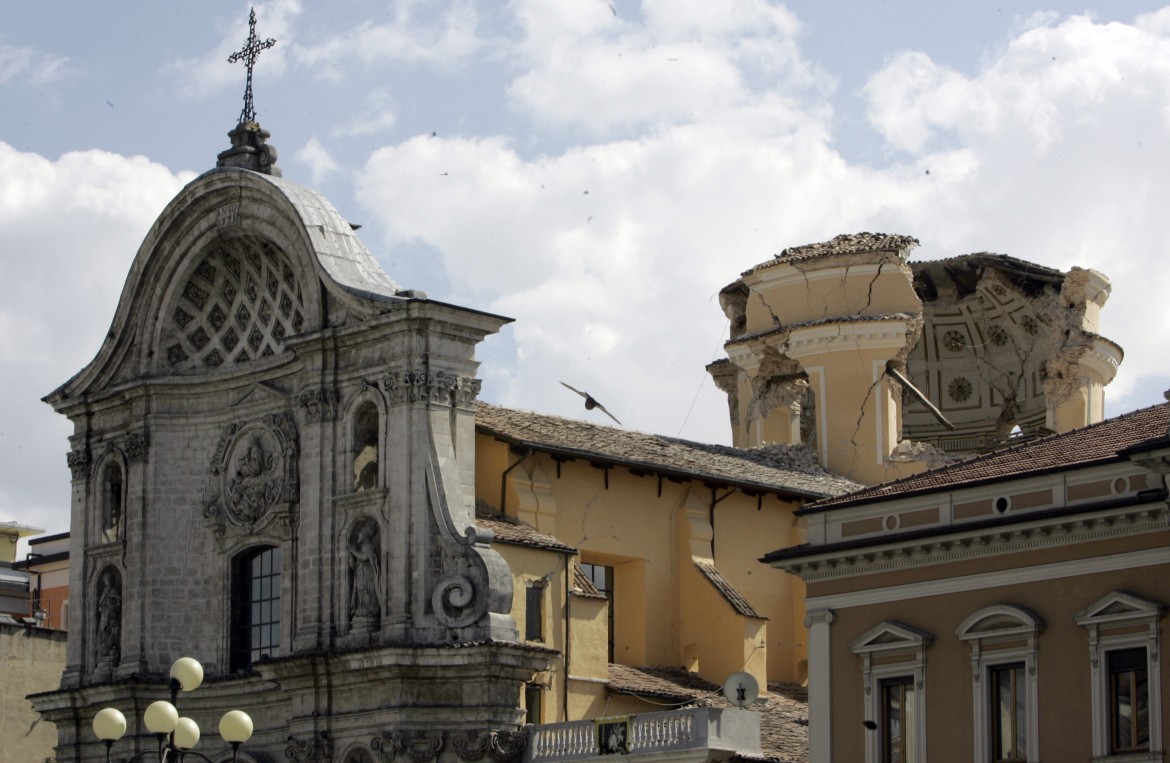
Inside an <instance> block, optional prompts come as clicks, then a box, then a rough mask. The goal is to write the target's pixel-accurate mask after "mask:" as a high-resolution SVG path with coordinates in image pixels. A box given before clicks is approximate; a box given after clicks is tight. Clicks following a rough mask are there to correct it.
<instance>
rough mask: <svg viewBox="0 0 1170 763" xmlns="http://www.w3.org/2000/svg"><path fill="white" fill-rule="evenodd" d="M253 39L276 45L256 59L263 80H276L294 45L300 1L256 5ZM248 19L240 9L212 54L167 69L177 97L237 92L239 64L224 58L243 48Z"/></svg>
mask: <svg viewBox="0 0 1170 763" xmlns="http://www.w3.org/2000/svg"><path fill="white" fill-rule="evenodd" d="M254 8H255V11H256V37H257V38H258V39H259V40H260V41H264V40H267V39H269V38H272V39H275V40H276V41H277V43H276V45H275V46H273V47H271V48H269V49H267V50H265V51H263V52H262V53H261V54H260V55H261V57H262V59H263V61H264V72H265V76H269V77H272V78H273V79H279V78H280V77H281V75H283V74H284V72H285V70H286V68H287V67H288V61H289V58H290V56H291V55H292V54H291V53H290V50H291V49H294V48H295V45H296V26H295V22H296V20H297V17H298V16H299V15H300V13H301V3H300V0H270V1H269V2H258V3H256V4H255V6H254ZM247 22H248V15H247V13H245V12H244V11H243V9H242V7H241V9H240V10H239V11H238V13H237V14H236V15H235V16H233V17H231V18H230V19H228V20H227V21H225V22H224V23H223V24H222V28H223V31H222V36H221V38H220V40H219V42H218V43H217V44H216V46H215V48H214V49H213V50H210V51H208V52H207V53H205V54H203V55H202V56H197V57H194V58H186V59H180V60H178V61H174V62H172V63H171V64H170V65H168V66H167V67H166V69H165V71H166V72H167V73H168V74H169V75H170V76H172V77H173V78H174V80H175V82H176V83H177V89H178V91H179V93H180V94H182V95H183V96H185V97H188V98H194V99H201V98H206V97H208V96H210V95H214V94H216V93H220V92H223V91H224V90H230V89H233V88H237V87H239V85H240V82H242V81H243V77H242V75H241V71H240V69H241V68H242V67H243V66H244V64H243V63H235V64H230V63H228V57H229V56H231V54H233V53H235V52H236V51H238V50H240V49H241V48H243V47H244V43H245V42H246V41H247V36H246V34H245V33H243V32H242V31H241V30H244V29H247V28H248V23H247Z"/></svg>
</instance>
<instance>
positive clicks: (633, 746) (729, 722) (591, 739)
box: [525, 707, 760, 763]
mask: <svg viewBox="0 0 1170 763" xmlns="http://www.w3.org/2000/svg"><path fill="white" fill-rule="evenodd" d="M704 750H705V751H706V758H707V759H709V760H714V759H719V760H722V759H725V758H727V757H728V756H729V755H731V754H737V753H738V754H742V755H759V754H760V722H759V716H758V715H757V714H755V713H753V712H750V711H747V710H735V709H724V708H715V707H695V708H687V709H685V710H671V711H669V712H663V713H644V714H640V715H630V716H621V717H617V718H595V719H593V720H588V721H573V722H570V723H551V724H546V725H541V726H533V727H532V728H531V736H530V743H529V745H528V749H527V750H526V752H525V763H546V762H549V763H551V762H552V761H571V760H582V759H585V758H593V757H598V756H602V755H648V754H656V755H658V756H659V757H662V755H661V754H662V753H671V752H679V753H690V754H688V755H687V757H688V759H691V758H693V757H694V754H695V753H702V752H703V751H704ZM667 757H669V756H667Z"/></svg>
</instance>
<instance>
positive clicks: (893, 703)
mask: <svg viewBox="0 0 1170 763" xmlns="http://www.w3.org/2000/svg"><path fill="white" fill-rule="evenodd" d="M933 640H934V637H933V636H931V635H930V634H929V633H926V632H925V631H920V630H918V629H917V628H914V627H912V626H909V625H906V624H905V623H900V622H896V621H886V622H883V623H881V624H880V625H877V626H875V627H873V628H871V629H870V630H868V631H866V632H865V633H863V634H862V635H861V636H858V637H857V638H856V639H854V640H853V641H852V642H851V643H850V644H849V649H850V650H851V651H852V652H853V653H854V654H856V655H857V656H858V657H860V658H861V673H862V686H863V687H864V691H865V708H866V718H865V727H866V729H868V730H869V731H867V733H866V737H865V738H866V743H865V761H866V763H887V761H899V762H900V763H915V762H916V761H920V760H922V756H923V755H924V754H925V752H926V678H925V668H926V649H927V647H929V646H930V643H931V642H932V641H933Z"/></svg>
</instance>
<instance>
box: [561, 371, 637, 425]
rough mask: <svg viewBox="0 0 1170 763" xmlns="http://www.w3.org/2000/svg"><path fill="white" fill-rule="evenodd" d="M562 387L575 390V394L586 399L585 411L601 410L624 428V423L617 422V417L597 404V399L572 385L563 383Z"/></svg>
mask: <svg viewBox="0 0 1170 763" xmlns="http://www.w3.org/2000/svg"><path fill="white" fill-rule="evenodd" d="M561 385H562V386H565V387H568V388H569V389H571V390H573V391H574V392H576V393H577V394H578V395H580V396H581V397H583V398H585V410H587V411H591V410H593V409H594V408H597V409H599V410H600V411H601V412H602V413H604V414H605V415H606V416H609V417H610V418H611V419H613V420H614V421H615V422H617V425H618V426H619V427H620V426H622V422H620V421H618V420H617V416H614V415H613V414H612V413H610V412H609V411H607V410H605V406H604V405H602V404H601V403H599V402H597V400H595V399H594V397H593V395H590V394H589V393H588V392H582V391H581V390H579V389H577V388H576V387H573V386H571V385H568V384H565V383H564V382H561Z"/></svg>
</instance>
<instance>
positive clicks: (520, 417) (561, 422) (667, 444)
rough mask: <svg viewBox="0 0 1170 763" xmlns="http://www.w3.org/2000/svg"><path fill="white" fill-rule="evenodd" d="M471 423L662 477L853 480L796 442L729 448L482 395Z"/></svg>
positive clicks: (812, 483)
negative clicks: (503, 404) (503, 403)
mask: <svg viewBox="0 0 1170 763" xmlns="http://www.w3.org/2000/svg"><path fill="white" fill-rule="evenodd" d="M475 426H476V429H477V430H479V431H480V432H482V433H484V434H488V435H491V436H493V437H495V438H496V439H499V440H502V441H504V442H507V443H510V444H513V445H517V446H523V447H528V448H532V449H533V450H540V451H544V452H547V453H554V454H558V455H563V456H570V457H574V458H582V459H588V460H590V461H596V462H601V463H606V464H613V465H617V466H625V467H627V468H630V469H635V470H637V469H641V470H645V471H647V472H653V473H656V474H660V475H663V476H667V477H677V478H683V479H696V480H703V481H705V482H713V483H721V484H726V485H734V486H736V487H741V488H745V489H747V490H751V491H760V492H770V493H781V494H786V495H790V496H800V497H812V498H824V497H827V496H835V495H840V494H842V493H846V492H849V491H851V490H856V489H857V488H858V484H857V483H856V482H853V481H851V480H848V479H845V478H844V477H841V476H838V475H836V474H832V473H830V472H827V471H825V470H824V469H822V468H821V467H820V466H819V465H817V464H816V463H815V462H813V461H812V460H811V459H809V458H808V456H807V453H806V451H805V450H804V449H803V448H799V447H789V446H775V445H773V446H768V447H766V448H733V447H730V446H728V445H708V444H705V443H699V442H691V441H689V440H679V439H675V438H673V437H663V436H661V435H653V434H645V433H643V432H634V431H631V430H628V429H618V428H616V427H607V426H601V425H599V424H590V423H587V422H584V421H577V420H575V419H564V418H561V417H559V416H548V415H545V414H540V413H532V412H529V411H518V410H515V409H511V408H500V407H498V406H494V405H488V404H487V403H479V404H478V407H477V409H476V417H475Z"/></svg>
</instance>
